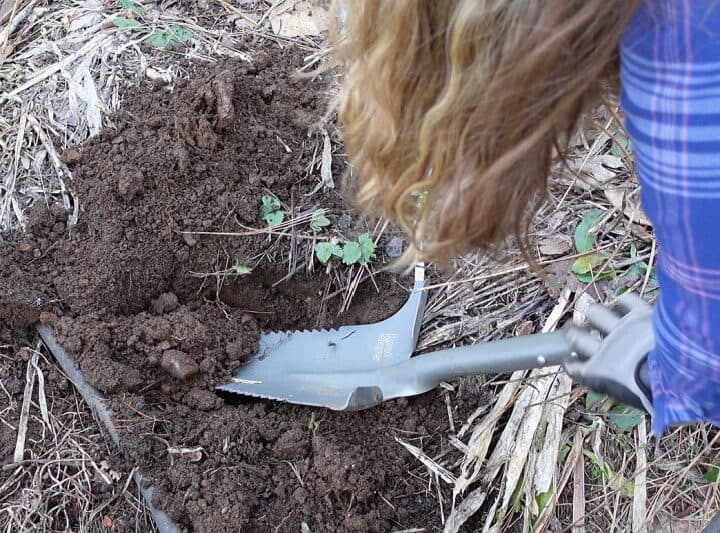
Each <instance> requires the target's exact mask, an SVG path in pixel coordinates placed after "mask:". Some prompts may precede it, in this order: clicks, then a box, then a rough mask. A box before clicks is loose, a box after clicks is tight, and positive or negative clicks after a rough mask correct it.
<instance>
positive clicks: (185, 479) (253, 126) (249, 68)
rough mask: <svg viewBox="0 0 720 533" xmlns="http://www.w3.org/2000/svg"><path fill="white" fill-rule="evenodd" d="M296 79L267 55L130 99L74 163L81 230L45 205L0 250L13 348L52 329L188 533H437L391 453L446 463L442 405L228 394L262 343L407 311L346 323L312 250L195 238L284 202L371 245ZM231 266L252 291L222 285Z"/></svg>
mask: <svg viewBox="0 0 720 533" xmlns="http://www.w3.org/2000/svg"><path fill="white" fill-rule="evenodd" d="M301 65H302V54H301V53H300V52H298V51H292V50H286V51H284V52H277V51H272V50H271V51H268V52H263V53H261V54H259V55H258V56H257V57H256V61H255V62H254V63H253V64H249V63H243V62H237V63H232V64H225V65H218V66H214V67H204V68H200V69H198V70H197V72H196V73H195V75H194V76H193V78H192V79H191V81H189V82H179V83H178V84H177V85H176V86H175V87H174V88H173V90H168V88H167V87H161V86H156V87H154V88H152V89H138V90H137V91H136V92H134V93H132V94H128V95H125V98H124V101H125V107H124V110H123V111H122V112H121V113H119V114H118V115H117V116H116V117H114V124H115V127H114V128H109V129H107V130H106V131H105V132H103V133H102V134H101V135H100V136H98V137H97V138H96V139H94V140H92V141H91V142H89V143H88V144H86V145H85V146H82V147H80V148H78V149H73V150H69V151H68V152H67V153H65V154H64V158H65V160H66V162H67V163H68V165H69V166H70V167H71V169H72V171H73V176H74V179H73V182H72V183H68V186H69V187H70V188H71V189H72V190H73V191H74V192H75V193H76V194H77V195H78V198H79V199H80V205H81V208H82V209H81V212H80V217H79V224H77V225H76V226H74V227H72V228H70V229H68V228H67V227H66V223H67V213H66V212H65V211H64V210H63V209H62V208H60V207H59V206H57V205H55V206H51V208H50V209H47V208H45V207H44V206H40V207H37V208H35V209H34V210H33V212H32V213H31V217H30V220H29V223H28V228H27V232H26V233H23V234H18V235H15V236H11V238H10V239H9V240H7V241H4V242H0V338H2V339H4V340H6V341H8V342H10V343H11V344H19V342H20V341H19V339H21V338H23V337H25V338H28V339H29V338H30V335H31V333H30V330H29V329H28V326H29V325H30V324H32V323H33V322H34V321H36V320H38V319H41V320H42V321H44V322H46V323H48V324H51V325H52V326H53V327H54V329H55V332H56V335H57V337H58V338H59V340H60V342H61V343H62V345H63V346H64V347H65V349H66V350H67V351H68V352H69V353H71V354H72V355H73V356H74V357H75V358H76V360H77V362H78V365H79V366H80V368H81V370H82V371H83V373H84V375H85V376H86V378H87V379H88V380H89V381H90V382H91V383H92V384H93V385H94V386H95V387H97V388H98V389H99V390H100V391H101V392H102V393H103V394H104V395H105V396H106V397H107V398H108V399H109V401H110V402H111V404H112V406H113V409H114V413H115V417H116V421H117V424H118V426H119V428H120V429H121V431H122V438H123V439H124V442H125V443H126V446H125V450H124V452H123V455H122V456H121V457H117V458H116V460H115V461H116V467H117V468H120V469H124V471H129V470H130V469H131V468H133V467H135V466H137V467H139V468H140V469H141V471H142V472H143V473H144V474H145V475H147V476H148V477H149V478H150V479H151V480H152V482H153V483H154V485H155V486H156V496H155V499H156V502H157V504H158V506H159V507H160V508H162V509H164V510H166V511H167V512H168V513H169V514H170V515H171V516H172V517H173V518H174V519H175V520H176V521H177V522H178V523H179V524H180V525H181V526H182V527H183V528H184V529H185V530H186V531H198V532H202V531H208V532H209V531H258V532H260V531H261V532H266V531H292V532H297V531H298V530H300V527H301V525H302V523H303V522H305V523H306V524H307V525H308V526H309V528H310V529H311V530H312V531H314V532H322V531H391V530H394V529H398V530H402V529H406V528H413V527H423V528H426V530H433V529H434V528H437V527H439V525H440V517H439V512H438V506H437V503H436V502H435V501H434V494H429V493H428V492H427V486H426V483H425V482H424V481H423V480H422V479H421V478H419V477H417V476H415V477H413V476H412V475H409V474H408V471H412V470H416V469H417V468H418V463H417V461H416V460H415V459H414V458H412V457H411V456H409V455H408V454H407V453H405V452H404V451H403V449H402V448H401V447H400V446H398V445H397V443H396V442H395V441H394V439H393V436H396V435H401V436H403V437H404V438H408V439H413V438H416V437H422V438H423V442H422V445H423V447H424V448H425V449H428V450H431V451H432V450H434V451H436V452H439V451H440V449H439V446H440V442H441V439H440V433H441V432H442V431H444V430H445V429H446V427H447V424H448V419H447V412H446V411H445V407H444V404H443V403H442V402H439V401H437V400H436V397H435V394H434V393H430V394H428V395H425V396H424V397H421V398H418V399H413V400H410V401H400V402H390V403H388V404H386V405H384V406H381V407H379V408H377V409H373V410H370V411H367V412H361V413H355V414H345V413H333V412H326V411H324V410H315V411H313V410H310V409H305V408H301V407H296V406H291V405H286V404H277V403H266V402H258V401H244V400H243V401H240V400H239V401H238V404H237V405H228V404H226V403H225V402H223V401H222V400H221V399H219V398H218V397H217V396H216V395H215V394H214V392H213V387H214V386H215V385H216V384H218V383H221V382H224V381H226V380H227V379H228V378H229V376H230V375H231V372H232V371H233V370H234V369H235V368H237V367H238V366H239V365H240V364H241V363H242V361H243V360H244V359H245V358H247V357H248V356H249V355H251V354H252V353H253V352H254V351H255V350H256V347H257V342H258V337H259V331H260V330H261V329H264V328H272V329H279V328H282V329H294V328H305V327H318V326H322V327H327V326H331V325H339V324H342V323H358V322H370V321H375V320H379V319H382V318H384V317H386V316H388V315H389V314H390V313H392V312H394V311H395V310H396V309H397V308H398V307H399V306H400V305H401V304H402V302H403V301H404V299H405V298H406V295H407V294H406V290H405V288H404V287H403V281H404V280H396V279H394V278H393V277H392V276H390V275H380V276H377V277H376V279H375V280H374V281H375V283H376V284H377V287H378V288H377V289H376V285H375V284H373V283H370V282H367V283H364V284H363V285H361V288H360V290H359V292H358V294H357V296H356V298H355V300H354V303H353V305H352V307H351V309H350V311H348V312H346V313H344V314H341V315H338V306H339V303H340V299H339V298H327V297H325V296H326V295H327V294H328V293H330V292H332V291H333V290H335V289H336V288H337V286H338V284H337V283H335V284H333V281H332V280H333V278H332V277H331V276H327V275H326V274H325V273H324V271H322V270H323V269H318V270H319V271H316V272H314V273H313V272H308V271H307V269H306V268H305V266H306V265H307V264H308V258H310V259H311V257H309V253H308V252H309V251H310V250H311V249H310V248H309V247H308V246H307V245H306V246H304V247H303V246H299V245H298V242H297V240H296V239H294V238H289V237H283V238H278V237H277V236H268V235H267V234H255V235H247V234H246V235H244V236H241V237H227V236H207V235H198V234H188V233H183V232H188V231H190V232H198V231H205V232H218V231H224V232H245V233H247V228H248V227H254V228H258V227H261V226H263V224H262V222H261V220H260V217H259V209H260V204H261V198H262V196H263V194H267V193H268V192H270V191H271V192H272V194H274V195H275V196H276V197H277V198H278V199H280V200H281V201H282V202H283V204H284V207H285V209H286V210H287V211H288V212H296V211H303V212H308V211H309V210H312V209H314V208H316V207H323V208H328V209H329V210H330V214H329V217H330V218H331V220H332V221H333V226H332V229H331V231H336V232H338V233H339V234H341V235H343V236H345V237H347V238H353V237H355V236H356V235H357V234H358V233H359V232H360V231H362V230H363V229H364V228H365V226H364V222H363V220H362V219H361V217H359V216H357V215H356V214H353V211H352V209H351V207H350V206H349V205H348V204H347V203H346V202H345V201H344V200H343V199H342V198H341V197H340V196H339V195H338V194H337V193H335V192H333V191H330V192H319V193H317V194H315V195H309V193H310V192H311V190H312V189H313V187H314V186H315V184H316V183H317V180H318V174H319V172H318V169H317V164H316V163H317V158H318V155H317V144H316V141H317V137H312V136H309V135H308V131H309V129H310V127H311V126H312V124H313V122H315V121H317V120H319V118H320V117H321V115H322V114H323V113H324V111H325V105H326V104H325V101H324V99H323V97H322V94H323V92H324V88H325V81H324V80H323V79H322V78H320V79H316V80H314V81H312V82H311V81H307V80H296V79H293V78H292V77H291V73H292V72H293V70H294V69H295V68H296V67H298V66H301ZM334 164H335V166H336V168H339V167H340V166H341V165H342V160H341V159H335V161H334ZM291 214H292V213H291ZM310 253H311V251H310ZM288 257H291V258H292V259H291V260H290V261H289V264H288V261H287V258H288ZM236 263H237V264H242V265H250V266H251V267H253V271H252V273H251V274H248V275H237V276H233V275H228V276H221V275H219V274H218V273H220V272H226V273H227V271H228V270H229V269H230V268H231V267H232V265H233V264H236ZM214 273H215V274H214ZM288 273H290V274H291V275H290V276H288ZM378 289H379V291H380V292H378ZM43 313H44V314H43ZM19 368H20V367H19ZM18 375H19V376H20V375H21V374H20V371H18ZM460 409H463V406H462V402H460ZM458 416H460V414H459V413H458ZM6 440H7V441H8V443H7V446H6V443H5V441H6ZM11 440H12V439H2V445H3V448H8V449H3V450H2V452H3V453H4V455H9V453H8V451H10V452H11V449H10V448H9V447H11V446H12V442H11Z"/></svg>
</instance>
